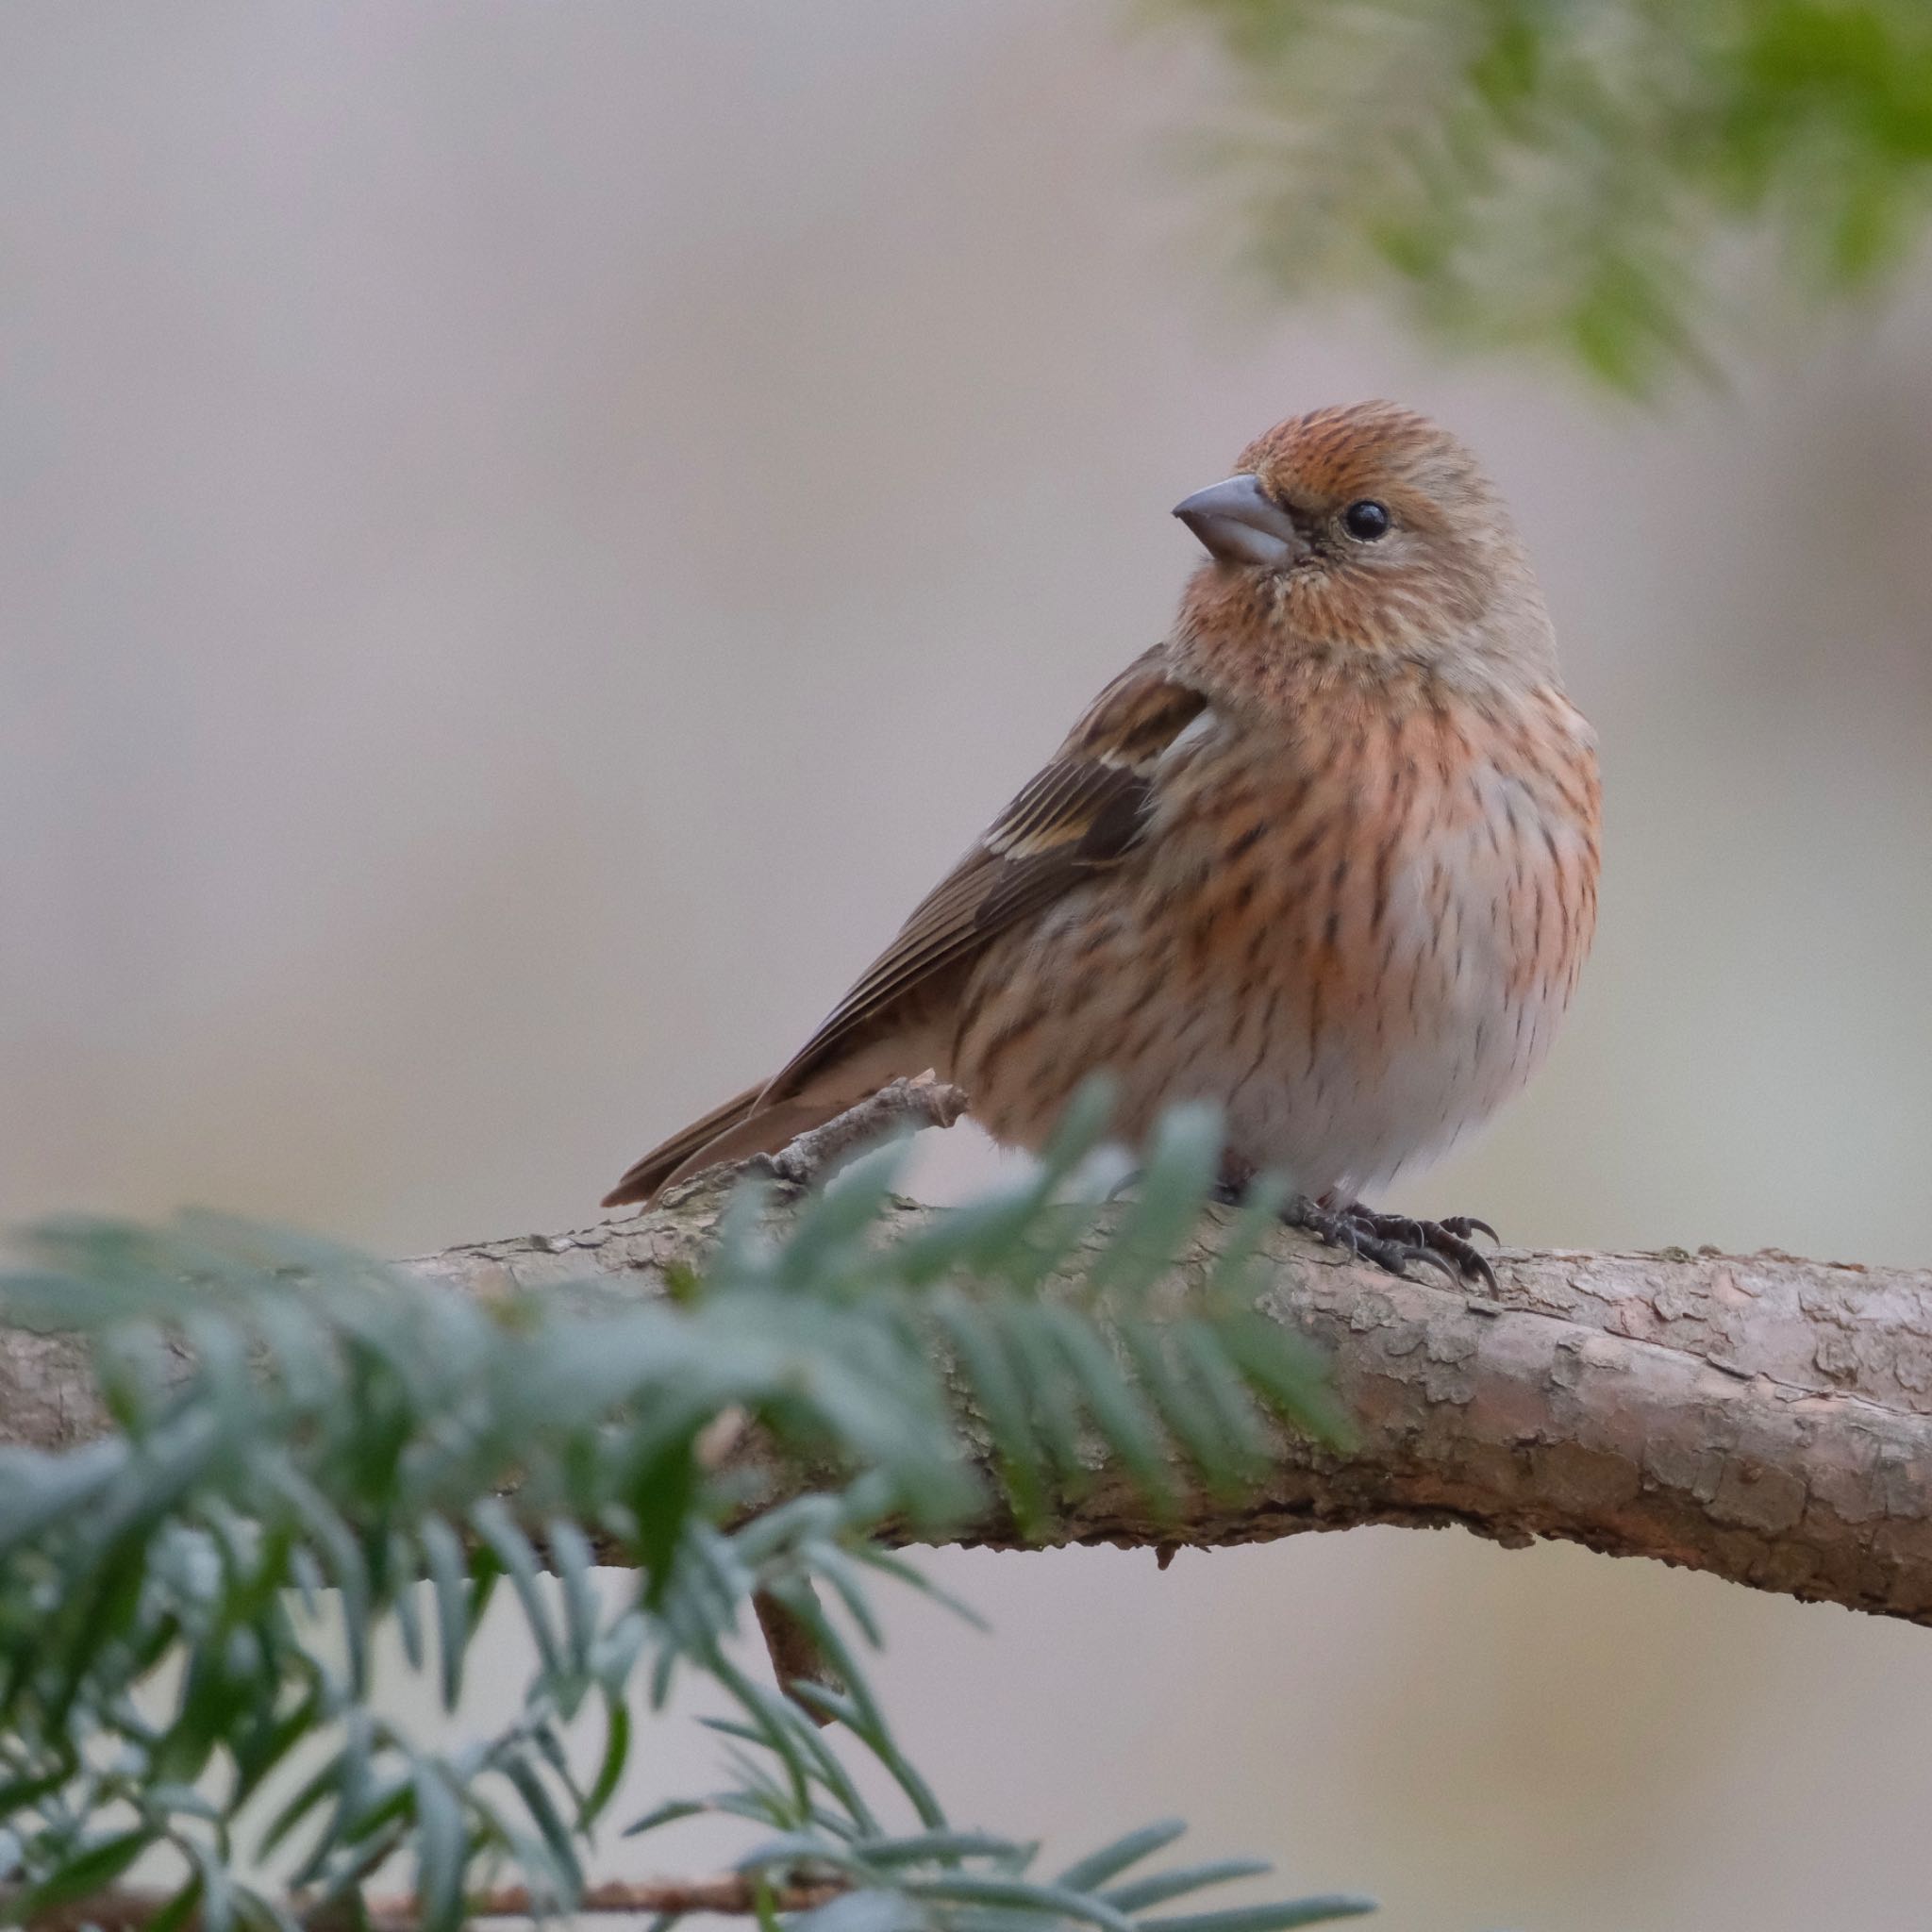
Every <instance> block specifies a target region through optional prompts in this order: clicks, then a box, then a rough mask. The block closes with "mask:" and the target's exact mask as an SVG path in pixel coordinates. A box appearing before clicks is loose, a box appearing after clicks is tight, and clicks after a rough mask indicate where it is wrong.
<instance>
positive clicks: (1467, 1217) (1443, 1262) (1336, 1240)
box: [1209, 1156, 1498, 1289]
mask: <svg viewBox="0 0 1932 1932" xmlns="http://www.w3.org/2000/svg"><path fill="white" fill-rule="evenodd" d="M1254 1178H1255V1174H1254V1169H1253V1168H1251V1167H1249V1166H1248V1165H1247V1164H1246V1163H1245V1162H1243V1161H1234V1160H1230V1159H1229V1158H1227V1157H1225V1156H1224V1157H1223V1159H1222V1168H1221V1174H1220V1176H1219V1178H1218V1179H1217V1180H1216V1181H1215V1184H1214V1190H1213V1192H1212V1194H1211V1196H1210V1197H1209V1198H1210V1199H1213V1200H1216V1201H1222V1202H1225V1203H1228V1204H1229V1205H1233V1206H1238V1205H1239V1204H1240V1203H1241V1201H1243V1200H1245V1199H1246V1197H1247V1192H1248V1189H1249V1188H1250V1187H1251V1186H1252V1185H1253V1183H1254ZM1281 1218H1282V1220H1283V1221H1284V1222H1286V1223H1287V1224H1288V1225H1289V1226H1290V1227H1299V1228H1301V1229H1303V1230H1305V1231H1306V1232H1307V1233H1308V1234H1311V1235H1313V1236H1315V1238H1316V1239H1317V1240H1318V1241H1326V1242H1327V1243H1328V1245H1329V1246H1330V1247H1335V1248H1345V1249H1347V1251H1348V1252H1349V1253H1350V1254H1351V1255H1356V1256H1358V1257H1360V1258H1361V1259H1362V1260H1364V1261H1373V1262H1374V1264H1375V1266H1376V1267H1377V1268H1381V1269H1385V1270H1386V1271H1387V1272H1388V1273H1389V1274H1397V1275H1400V1274H1407V1269H1408V1264H1409V1263H1410V1262H1411V1261H1423V1262H1426V1263H1427V1264H1428V1265H1429V1266H1430V1267H1431V1268H1440V1269H1441V1272H1442V1273H1443V1274H1446V1275H1447V1276H1448V1277H1449V1278H1450V1280H1451V1281H1453V1282H1455V1283H1456V1284H1457V1286H1458V1287H1459V1286H1460V1285H1461V1284H1462V1283H1463V1282H1464V1281H1466V1280H1467V1281H1480V1282H1482V1283H1483V1284H1484V1285H1485V1286H1486V1287H1489V1288H1491V1289H1493V1288H1494V1287H1495V1286H1496V1276H1495V1272H1494V1270H1493V1269H1491V1266H1490V1264H1489V1262H1488V1261H1487V1260H1486V1259H1485V1258H1484V1257H1483V1255H1482V1253H1481V1251H1480V1250H1479V1249H1478V1248H1477V1247H1476V1246H1475V1245H1474V1242H1472V1241H1471V1240H1470V1236H1471V1235H1472V1234H1474V1232H1475V1231H1476V1230H1477V1229H1478V1228H1480V1229H1481V1230H1482V1232H1483V1233H1484V1234H1486V1235H1488V1236H1489V1238H1490V1239H1491V1241H1495V1240H1496V1239H1497V1238H1498V1237H1497V1234H1496V1230H1495V1229H1494V1228H1493V1227H1491V1225H1490V1224H1489V1223H1488V1222H1487V1221H1478V1220H1477V1219H1476V1218H1475V1217H1474V1215H1471V1214H1456V1215H1451V1216H1450V1217H1449V1218H1448V1219H1447V1220H1446V1221H1417V1220H1415V1219H1413V1218H1412V1217H1411V1216H1409V1215H1407V1214H1381V1213H1377V1212H1376V1210H1375V1209H1374V1208H1369V1207H1365V1206H1364V1205H1363V1204H1362V1203H1361V1202H1359V1201H1340V1202H1339V1201H1337V1200H1336V1199H1335V1197H1334V1196H1333V1195H1332V1194H1330V1195H1324V1197H1323V1198H1322V1199H1321V1200H1319V1201H1311V1200H1310V1199H1309V1198H1308V1197H1307V1195H1306V1194H1298V1195H1296V1196H1295V1198H1294V1199H1293V1200H1291V1202H1290V1203H1289V1204H1288V1206H1287V1207H1285V1208H1283V1209H1282V1210H1281Z"/></svg>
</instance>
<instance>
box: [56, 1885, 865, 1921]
mask: <svg viewBox="0 0 1932 1932" xmlns="http://www.w3.org/2000/svg"><path fill="white" fill-rule="evenodd" d="M849 1889H850V1888H849V1886H848V1885H847V1883H846V1881H845V1880H844V1879H842V1878H828V1879H826V1880H824V1882H823V1883H819V1884H810V1885H776V1886H773V1887H772V1888H770V1890H769V1893H768V1897H767V1903H768V1904H769V1906H770V1907H771V1909H772V1910H773V1911H774V1912H804V1911H809V1910H811V1909H812V1907H815V1906H822V1905H824V1904H826V1903H828V1902H829V1901H830V1900H832V1899H835V1898H837V1897H838V1896H839V1894H840V1893H841V1891H845V1890H849ZM172 1896H173V1894H172V1893H170V1892H166V1891H156V1890H140V1889H138V1888H135V1887H132V1886H129V1887H117V1888H115V1889H114V1890H111V1891H97V1892H95V1893H94V1894H93V1896H92V1898H86V1899H78V1900H76V1901H75V1903H73V1904H72V1905H69V1906H61V1907H53V1908H51V1909H49V1910H47V1911H43V1912H37V1913H35V1914H34V1916H33V1918H32V1920H31V1921H30V1922H29V1923H30V1924H31V1925H32V1927H33V1932H86V1928H87V1927H89V1926H92V1927H94V1928H95V1932H141V1928H142V1926H144V1925H146V1924H148V1923H149V1922H150V1921H151V1920H153V1919H154V1918H155V1917H156V1916H157V1914H158V1913H159V1911H160V1909H161V1907H163V1906H165V1905H166V1904H167V1903H168V1901H169V1899H170V1898H171V1897H172ZM289 1909H290V1916H291V1918H292V1919H293V1920H294V1921H295V1923H296V1924H299V1925H301V1926H303V1927H305V1928H306V1932H354V1928H356V1927H358V1925H361V1924H365V1923H366V1924H367V1925H368V1926H369V1927H371V1928H373V1932H408V1928H410V1927H413V1926H416V1925H419V1924H422V1919H423V1915H422V1910H421V1907H419V1905H418V1903H417V1901H416V1900H415V1899H414V1898H413V1897H411V1896H409V1895H408V1894H407V1893H401V1892H398V1893H396V1894H394V1895H393V1896H391V1897H375V1898H371V1899H367V1900H365V1901H364V1902H363V1911H364V1913H365V1914H366V1920H365V1919H358V1916H357V1914H356V1912H355V1911H354V1910H353V1909H352V1908H351V1907H349V1906H348V1905H347V1904H346V1903H333V1904H328V1905H324V1906H320V1907H304V1906H303V1904H302V1902H301V1901H300V1900H299V1899H298V1900H296V1901H294V1903H293V1904H292V1905H291V1907H290V1908H289ZM542 1910H543V1906H542V1903H541V1901H540V1900H538V1899H536V1898H535V1897H533V1896H532V1895H531V1893H530V1892H529V1891H528V1890H526V1889H525V1887H523V1886H521V1885H508V1886H504V1887H502V1888H501V1889H499V1890H495V1891H483V1892H476V1893H474V1894H473V1895H472V1896H471V1897H470V1898H469V1899H468V1900H466V1901H465V1909H464V1919H465V1922H466V1923H468V1922H471V1921H475V1920H477V1919H529V1918H535V1917H537V1916H539V1915H540V1914H541V1912H542ZM757 1910H758V1882H757V1880H756V1879H755V1878H754V1877H753V1876H752V1875H751V1874H748V1873H740V1872H731V1873H727V1874H724V1876H723V1877H722V1878H647V1879H642V1880H640V1881H638V1882H636V1883H633V1884H610V1885H591V1886H586V1887H585V1889H584V1890H583V1892H582V1894H581V1895H580V1896H579V1897H578V1898H577V1900H576V1902H575V1904H574V1905H573V1906H572V1907H571V1915H572V1916H578V1915H589V1914H591V1913H612V1912H617V1913H623V1914H624V1915H625V1916H626V1917H628V1918H641V1919H649V1918H655V1917H656V1916H657V1915H658V1914H659V1913H662V1912H676V1913H692V1912H713V1913H718V1914H724V1915H730V1916H734V1917H744V1916H749V1915H750V1914H751V1913H753V1912H756V1911H757ZM201 1923H202V1921H201V1915H200V1914H199V1913H198V1912H195V1913H192V1914H191V1915H190V1916H189V1917H188V1918H187V1919H186V1920H184V1921H183V1922H182V1928H181V1932H199V1927H200V1925H201Z"/></svg>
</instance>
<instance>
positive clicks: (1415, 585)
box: [1174, 403, 1556, 683]
mask: <svg viewBox="0 0 1932 1932" xmlns="http://www.w3.org/2000/svg"><path fill="white" fill-rule="evenodd" d="M1174 515H1175V516H1177V517H1179V518H1180V520H1181V521H1182V522H1183V523H1184V524H1186V525H1187V526H1188V527H1189V529H1191V531H1192V532H1193V533H1194V535H1195V536H1196V537H1198V538H1199V539H1200V541H1201V542H1202V544H1203V545H1204V546H1205V547H1206V549H1207V551H1208V558H1209V559H1210V560H1209V561H1208V563H1206V564H1204V565H1203V566H1202V567H1201V569H1200V570H1199V571H1198V572H1197V573H1196V574H1195V575H1194V577H1193V579H1192V581H1191V583H1190V584H1189V586H1188V590H1187V594H1186V596H1185V598H1184V599H1183V601H1182V606H1181V621H1180V628H1179V633H1178V641H1179V642H1180V643H1181V645H1182V647H1183V648H1184V649H1188V650H1190V651H1191V652H1192V653H1193V654H1195V655H1197V656H1199V657H1202V658H1205V659H1207V660H1208V664H1209V665H1212V663H1213V661H1214V660H1217V659H1226V660H1228V668H1229V669H1230V670H1231V669H1234V668H1236V666H1235V661H1234V660H1236V659H1239V658H1242V657H1246V658H1251V659H1254V660H1256V661H1255V662H1253V663H1252V664H1251V665H1250V667H1249V669H1250V670H1251V672H1252V673H1254V674H1256V675H1262V674H1265V673H1268V672H1273V673H1275V674H1279V673H1281V672H1284V671H1286V670H1288V669H1290V668H1291V666H1296V665H1298V666H1300V667H1301V668H1303V669H1304V670H1307V669H1311V668H1312V669H1317V670H1320V671H1325V672H1327V673H1329V674H1332V675H1347V674H1349V673H1350V672H1351V671H1353V672H1357V673H1360V674H1362V675H1371V676H1373V675H1377V674H1380V673H1387V672H1392V671H1394V670H1397V669H1398V668H1402V667H1407V668H1409V669H1413V670H1426V671H1429V672H1431V673H1433V674H1436V675H1441V676H1445V677H1447V678H1449V679H1451V680H1452V681H1456V680H1459V679H1462V678H1464V677H1467V678H1469V679H1470V680H1472V681H1483V680H1491V681H1493V680H1495V679H1497V678H1502V679H1504V680H1506V681H1510V682H1515V681H1518V680H1522V681H1524V682H1532V683H1535V682H1544V681H1551V680H1554V677H1555V675H1556V665H1555V650H1554V645H1553V642H1552V640H1551V636H1550V627H1549V619H1548V617H1547V616H1546V614H1545V613H1544V609H1543V604H1542V597H1541V592H1540V591H1538V589H1537V584H1536V579H1535V577H1534V575H1532V574H1531V571H1530V568H1529V563H1528V560H1527V558H1525V557H1524V552H1523V546H1522V544H1521V542H1520V541H1519V540H1518V538H1517V535H1516V531H1515V527H1514V525H1512V524H1511V522H1510V520H1509V513H1508V510H1507V508H1506V507H1505V505H1504V503H1503V500H1502V498H1501V496H1500V495H1499V494H1498V493H1497V491H1496V490H1495V488H1494V486H1493V485H1492V484H1491V482H1490V480H1489V478H1488V477H1487V476H1485V475H1484V474H1483V472H1482V469H1481V467H1480V465H1478V463H1477V462H1476V460H1475V458H1474V456H1472V455H1471V454H1470V452H1469V450H1468V449H1466V448H1465V447H1464V446H1463V444H1462V443H1460V442H1459V441H1457V439H1456V438H1455V437H1453V436H1451V435H1450V434H1449V433H1448V432H1447V431H1446V430H1443V429H1441V428H1438V427H1437V425H1435V424H1433V423H1431V422H1430V421H1429V420H1428V419H1427V418H1426V417H1425V416H1419V415H1417V414H1416V413H1415V412H1414V411H1413V410H1410V409H1405V408H1399V407H1398V406H1396V405H1395V404H1393V403H1357V404H1354V405H1351V406H1349V407H1347V408H1329V409H1318V410H1315V411H1314V412H1313V413H1312V414H1310V415H1307V416H1296V417H1292V418H1291V419H1290V420H1289V421H1288V422H1286V423H1280V424H1277V425H1275V426H1274V428H1273V429H1271V430H1269V431H1268V432H1267V434H1266V435H1264V436H1260V437H1257V439H1256V440H1255V441H1253V442H1251V443H1250V444H1249V445H1248V446H1247V448H1246V449H1244V450H1243V451H1242V452H1241V456H1240V457H1239V458H1237V460H1236V466H1235V474H1234V475H1231V476H1229V477H1228V478H1227V479H1226V480H1225V481H1224V482H1220V483H1215V484H1211V485H1210V486H1209V487H1208V489H1206V490H1201V491H1196V492H1195V493H1194V494H1193V495H1192V496H1190V497H1188V498H1187V499H1186V500H1185V501H1183V502H1181V503H1179V504H1177V505H1176V506H1175V507H1174ZM1204 668H1207V667H1204ZM1239 681H1241V682H1246V681H1248V680H1247V679H1242V680H1239ZM1269 681H1270V682H1274V678H1273V677H1271V678H1270V679H1269Z"/></svg>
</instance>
